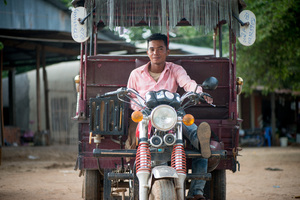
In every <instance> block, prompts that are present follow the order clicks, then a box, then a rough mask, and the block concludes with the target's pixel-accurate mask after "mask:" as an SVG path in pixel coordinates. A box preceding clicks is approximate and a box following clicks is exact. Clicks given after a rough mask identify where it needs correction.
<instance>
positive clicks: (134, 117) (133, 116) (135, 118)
mask: <svg viewBox="0 0 300 200" xmlns="http://www.w3.org/2000/svg"><path fill="white" fill-rule="evenodd" d="M131 119H132V121H134V122H136V123H138V122H140V121H142V119H143V113H142V112H141V111H134V112H133V113H132V114H131Z"/></svg>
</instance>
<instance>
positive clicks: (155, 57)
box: [147, 40, 170, 65]
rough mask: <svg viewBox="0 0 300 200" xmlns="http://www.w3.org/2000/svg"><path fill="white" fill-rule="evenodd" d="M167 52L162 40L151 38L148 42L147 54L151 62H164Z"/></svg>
mask: <svg viewBox="0 0 300 200" xmlns="http://www.w3.org/2000/svg"><path fill="white" fill-rule="evenodd" d="M169 52H170V51H169V50H168V49H167V47H166V45H165V43H164V41H163V40H152V41H150V42H149V46H148V50H147V54H148V57H149V58H150V61H151V64H155V65H161V64H165V61H166V58H167V56H168V55H169Z"/></svg>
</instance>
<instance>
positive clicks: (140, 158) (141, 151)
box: [136, 119, 186, 200]
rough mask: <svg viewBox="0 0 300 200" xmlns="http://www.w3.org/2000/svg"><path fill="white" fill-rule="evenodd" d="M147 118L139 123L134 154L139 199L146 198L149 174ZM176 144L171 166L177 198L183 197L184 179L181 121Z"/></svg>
mask: <svg viewBox="0 0 300 200" xmlns="http://www.w3.org/2000/svg"><path fill="white" fill-rule="evenodd" d="M148 123H149V121H148V120H144V119H143V120H142V121H141V123H140V125H139V132H140V140H139V146H138V149H137V154H136V172H137V173H136V174H137V177H138V180H139V199H140V200H147V199H148V190H149V185H148V181H149V178H150V174H151V154H150V149H149V143H148ZM176 134H177V135H176V138H177V141H176V144H175V145H174V147H173V151H172V157H171V166H172V167H173V168H174V169H175V170H176V172H177V174H178V178H176V179H174V180H175V189H176V193H177V199H178V200H183V199H184V196H185V195H184V189H185V188H184V182H185V179H186V155H185V151H184V147H183V140H182V122H178V123H177V133H176Z"/></svg>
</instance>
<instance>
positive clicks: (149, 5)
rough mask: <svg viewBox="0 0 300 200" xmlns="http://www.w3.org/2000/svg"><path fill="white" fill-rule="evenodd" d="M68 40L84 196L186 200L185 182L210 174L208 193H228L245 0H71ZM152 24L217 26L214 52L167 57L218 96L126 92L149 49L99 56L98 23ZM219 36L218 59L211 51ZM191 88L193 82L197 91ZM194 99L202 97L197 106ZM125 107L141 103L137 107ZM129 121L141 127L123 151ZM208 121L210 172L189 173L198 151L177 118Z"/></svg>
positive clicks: (235, 139)
mask: <svg viewBox="0 0 300 200" xmlns="http://www.w3.org/2000/svg"><path fill="white" fill-rule="evenodd" d="M72 4H73V6H74V9H73V12H72V16H71V18H72V36H73V38H74V40H75V41H77V42H79V43H81V67H80V74H79V75H78V77H76V79H75V82H76V84H77V89H78V95H77V108H76V109H77V110H76V113H77V115H76V116H75V117H74V118H75V119H77V120H78V124H79V133H78V134H79V144H78V158H77V161H76V167H75V168H76V169H79V170H80V175H83V176H84V183H83V192H82V194H83V198H85V199H143V200H145V199H178V200H179V199H185V198H186V194H187V191H188V189H189V187H190V183H191V180H193V179H194V180H195V179H203V180H206V181H207V182H206V186H205V193H204V196H205V197H206V198H207V199H214V200H217V199H222V200H224V199H226V170H231V171H233V172H235V171H236V170H237V168H239V163H238V161H237V155H238V142H239V126H240V122H241V120H240V119H239V118H238V113H237V95H238V94H239V93H240V92H241V85H242V79H237V78H236V47H235V44H236V37H237V36H239V34H240V24H241V23H243V24H245V22H242V21H241V20H240V19H239V17H238V16H239V13H240V12H241V11H242V9H243V8H244V7H245V4H244V2H243V1H241V0H201V1H200V0H184V1H181V0H145V1H140V0H73V2H72ZM143 25H144V26H145V25H147V26H153V27H154V26H158V27H160V28H161V30H162V32H166V33H168V30H170V29H172V28H173V27H175V26H186V25H192V26H195V28H199V27H203V28H204V29H205V31H206V32H209V31H213V32H214V37H213V42H214V50H215V51H214V54H213V55H170V56H168V58H167V61H169V62H173V63H176V64H179V65H181V66H183V67H184V69H185V70H186V71H187V74H188V75H189V76H190V77H191V79H193V80H195V81H196V82H197V83H202V84H201V85H200V86H201V87H202V88H203V90H204V92H207V93H209V94H210V95H211V96H212V97H213V98H214V105H210V104H207V103H205V101H204V100H203V97H202V96H201V95H199V94H197V93H195V92H187V93H186V92H184V91H183V90H178V91H177V92H176V93H171V92H169V91H167V90H160V91H151V92H149V93H148V94H147V95H146V97H142V96H140V95H139V93H138V92H136V91H135V90H133V89H131V88H127V87H126V85H127V80H128V78H129V74H130V72H131V71H132V70H133V69H135V68H137V67H140V66H141V65H143V64H146V63H147V62H149V58H148V57H147V56H146V55H101V54H97V47H100V48H101V44H98V43H97V33H98V30H99V29H101V28H102V27H104V26H109V27H110V28H114V27H116V26H121V27H130V26H143ZM225 25H227V26H228V28H229V37H228V41H229V53H228V56H227V57H223V55H222V39H223V34H222V27H223V26H225ZM217 38H218V39H219V42H218V44H219V45H218V48H219V55H220V56H217V55H216V49H217V45H216V44H217V42H216V41H217ZM195 91H196V88H195ZM199 102H202V103H201V104H199ZM130 104H134V105H135V106H138V107H140V111H135V112H133V111H132V110H131V109H130ZM130 118H131V119H132V120H133V121H135V122H137V123H139V125H138V128H137V133H136V138H137V147H136V148H134V149H126V148H125V142H126V140H127V137H128V129H129V121H130ZM204 121H205V122H207V123H209V125H210V127H211V130H212V132H213V134H212V138H211V141H210V144H211V145H210V147H211V151H212V154H211V157H210V158H209V159H208V163H209V166H208V173H205V174H196V173H193V172H192V171H191V162H192V159H193V158H201V157H202V155H201V152H200V151H198V150H197V149H193V148H192V147H191V145H190V143H189V141H188V140H186V139H185V138H184V137H183V134H182V127H183V124H185V125H186V126H189V125H191V124H193V123H195V124H196V125H199V124H200V123H201V122H204Z"/></svg>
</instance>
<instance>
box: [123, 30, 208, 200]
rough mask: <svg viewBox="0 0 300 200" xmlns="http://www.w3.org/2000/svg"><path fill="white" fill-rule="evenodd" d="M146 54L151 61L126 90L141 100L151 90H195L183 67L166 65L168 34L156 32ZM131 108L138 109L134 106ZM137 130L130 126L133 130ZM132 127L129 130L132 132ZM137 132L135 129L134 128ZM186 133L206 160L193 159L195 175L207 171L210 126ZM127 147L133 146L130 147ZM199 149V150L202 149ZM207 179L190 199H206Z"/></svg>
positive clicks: (193, 188)
mask: <svg viewBox="0 0 300 200" xmlns="http://www.w3.org/2000/svg"><path fill="white" fill-rule="evenodd" d="M147 45H148V48H147V55H148V57H149V59H150V62H148V63H147V64H145V65H143V66H141V67H139V68H137V69H135V70H133V71H132V72H131V74H130V77H129V80H128V84H127V87H128V88H132V89H135V90H136V91H138V92H139V94H140V95H141V96H142V97H145V94H146V93H147V92H148V91H158V90H161V89H166V90H169V91H170V92H176V91H177V88H178V86H179V87H182V88H183V89H184V90H185V91H194V90H195V88H196V87H197V83H196V82H195V81H194V80H192V79H191V78H190V77H189V76H188V75H187V73H186V71H185V70H184V69H183V67H182V66H180V65H176V64H174V63H171V62H166V58H167V56H168V55H169V53H170V50H169V49H168V39H167V36H166V35H163V34H160V33H156V34H153V35H151V36H150V37H149V38H148V39H147ZM197 93H202V88H201V87H198V88H197ZM203 97H204V99H205V100H206V101H207V102H208V103H212V98H211V97H209V96H206V95H204V96H203ZM132 109H134V110H138V108H136V107H134V106H132ZM132 127H134V126H132V125H131V128H132ZM131 128H129V129H131ZM133 129H134V128H133ZM183 134H184V135H185V136H186V137H187V138H188V139H189V141H190V142H191V144H192V145H193V146H194V147H195V148H197V149H199V143H200V146H201V153H202V156H203V157H204V158H201V159H194V160H193V163H192V170H193V173H206V172H207V158H209V157H210V155H211V151H210V135H211V130H210V126H209V125H208V124H207V123H206V122H203V123H201V124H200V125H199V127H198V128H197V126H196V125H195V124H193V125H191V126H185V125H184V126H183ZM127 146H130V144H129V145H128V144H127ZM199 150H200V149H199ZM204 186H205V181H204V180H193V181H192V182H191V187H190V190H189V193H188V196H189V199H205V198H204V197H203V188H204Z"/></svg>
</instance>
